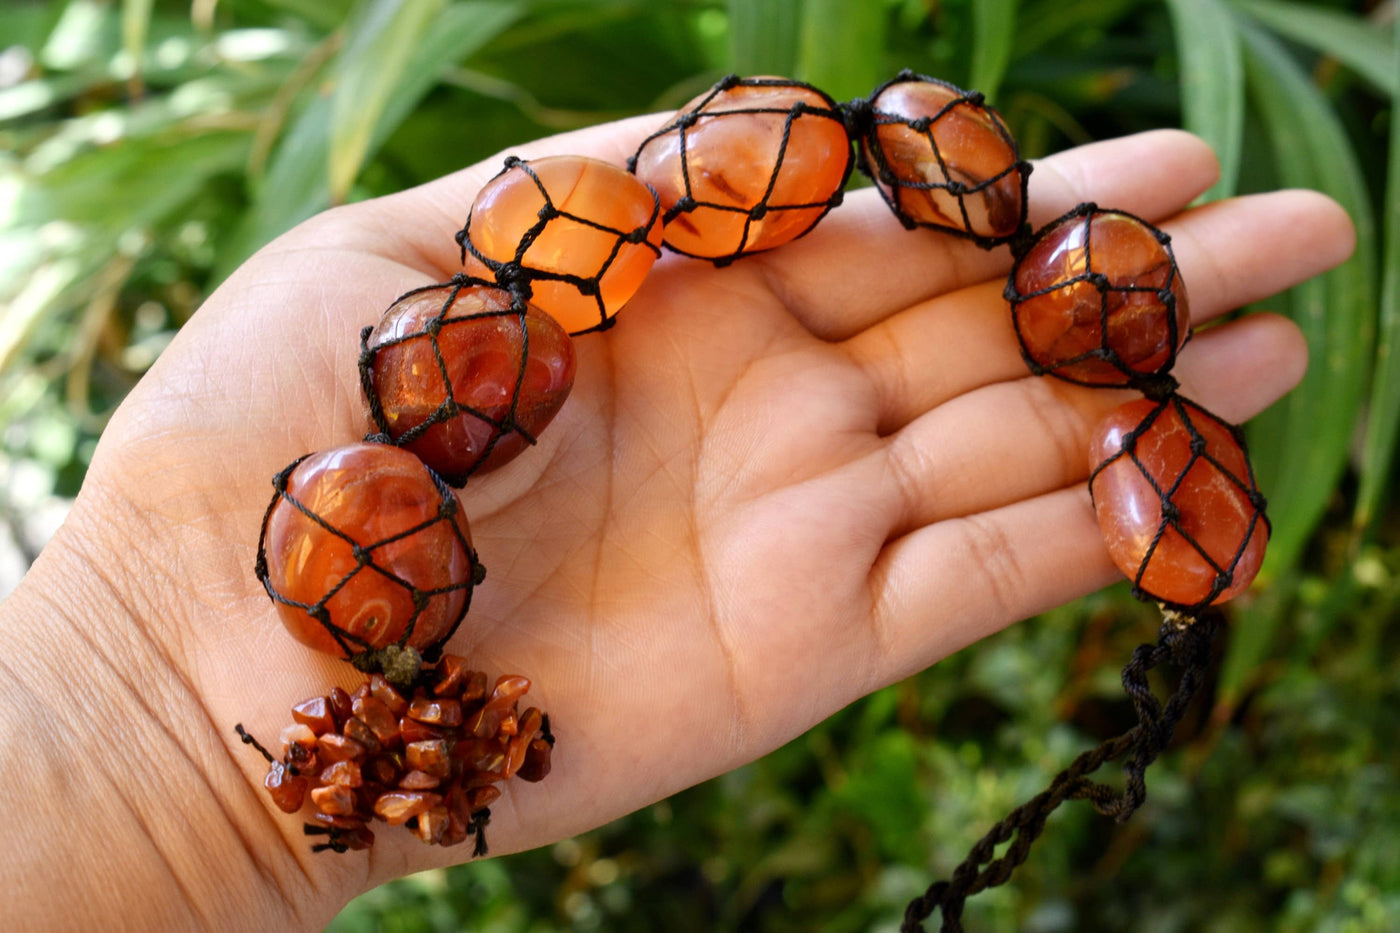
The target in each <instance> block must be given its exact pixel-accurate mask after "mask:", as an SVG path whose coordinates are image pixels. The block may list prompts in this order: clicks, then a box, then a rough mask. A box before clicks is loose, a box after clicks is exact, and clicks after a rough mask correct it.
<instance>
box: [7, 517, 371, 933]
mask: <svg viewBox="0 0 1400 933" xmlns="http://www.w3.org/2000/svg"><path fill="white" fill-rule="evenodd" d="M95 495H97V494H96V493H94V494H92V495H88V496H87V499H88V501H87V502H85V501H84V498H82V497H80V499H79V502H78V504H77V505H76V506H75V508H74V514H73V516H72V517H71V518H70V520H69V522H68V523H67V524H66V525H65V526H64V528H63V529H61V530H60V532H59V534H58V535H57V536H56V537H55V539H54V541H53V542H52V543H51V544H50V545H49V547H47V548H46V549H45V552H44V553H43V554H42V555H41V557H40V559H39V561H38V562H37V563H36V564H35V566H34V568H33V569H32V570H31V571H30V573H29V575H28V576H26V578H25V579H24V581H22V583H21V584H20V587H19V588H18V589H17V590H16V591H15V592H14V593H13V594H12V595H11V596H10V598H8V599H7V600H6V601H5V602H4V603H3V604H0V682H3V683H0V735H4V736H5V739H4V742H3V743H2V744H0V787H3V788H4V791H3V799H4V800H5V801H6V803H8V806H7V807H6V824H5V825H6V829H5V837H6V838H5V844H4V845H3V846H0V874H3V876H4V877H5V878H6V879H7V887H9V889H10V891H11V894H12V897H11V903H10V905H9V906H8V908H7V915H8V916H9V918H10V921H11V924H12V925H14V926H15V927H16V928H20V929H49V928H68V927H111V926H116V927H122V928H126V927H131V928H139V929H148V930H161V929H186V928H193V927H205V928H213V929H222V928H278V929H297V928H307V929H310V928H316V929H319V928H320V927H321V926H323V925H324V924H325V922H327V921H328V920H329V919H330V917H331V916H332V915H333V913H334V911H335V910H337V909H339V907H340V906H341V905H342V904H343V903H344V900H346V899H348V897H349V896H350V895H352V894H353V893H354V889H353V887H352V884H351V882H350V881H349V879H348V878H345V879H341V880H340V881H339V882H338V880H337V879H336V878H335V877H326V875H334V874H335V868H334V866H328V865H325V864H324V860H313V859H311V858H310V856H309V854H308V852H307V849H306V846H305V845H297V844H296V843H300V842H301V840H299V839H298V840H296V841H295V843H294V842H293V840H291V839H289V838H288V837H287V836H286V835H285V827H283V826H281V825H280V824H281V821H278V820H276V819H274V818H272V817H271V815H270V814H269V813H268V811H267V809H266V807H265V805H264V802H263V801H262V800H261V799H259V797H260V796H261V795H259V794H258V793H257V791H258V790H260V788H256V787H255V786H254V784H255V781H256V777H255V776H254V775H253V772H252V771H248V772H245V771H244V769H243V768H242V767H240V764H239V763H238V762H236V761H235V760H234V758H233V757H232V756H231V754H230V748H229V743H228V741H227V740H226V739H225V737H224V736H223V734H222V733H223V731H226V730H224V729H223V728H222V724H219V723H215V722H214V721H213V720H212V718H211V717H210V715H209V713H208V712H207V710H206V705H205V702H204V698H203V697H202V696H201V694H200V691H199V690H198V689H197V687H196V685H195V683H194V682H193V681H192V680H191V678H190V677H189V676H188V674H187V672H188V670H189V665H188V662H187V659H184V658H181V657H180V656H179V653H178V651H172V650H171V648H172V643H171V641H170V633H169V632H168V631H161V630H160V628H159V626H158V625H153V624H151V622H150V621H149V620H147V619H145V618H144V617H143V612H142V608H141V607H142V604H143V603H144V602H145V600H144V599H142V598H141V597H139V596H137V595H135V591H134V589H133V587H132V586H131V584H132V582H133V581H135V580H137V579H139V578H140V577H141V576H142V573H143V572H142V571H141V569H140V561H139V560H133V559H132V555H131V554H126V555H123V556H122V557H120V558H118V557H116V556H115V555H114V554H113V553H112V552H111V551H110V550H108V549H106V548H105V547H104V541H103V536H102V535H101V534H96V535H94V534H91V533H89V532H91V531H92V529H93V528H94V527H95V526H96V524H97V523H96V522H95V521H94V522H89V521H88V520H87V516H88V515H89V514H91V515H93V516H94V517H96V516H97V515H100V516H101V522H102V525H103V526H104V527H106V526H110V524H111V522H112V519H113V517H114V514H115V513H116V512H117V511H118V510H117V509H116V508H115V507H113V505H112V504H111V503H103V504H102V508H101V509H100V510H96V509H90V506H91V504H92V503H91V501H90V500H91V499H92V498H93V497H94V496H95ZM111 568H120V569H118V570H113V569H111ZM162 624H163V623H162ZM177 647H178V646H177ZM230 735H232V733H230ZM234 741H235V742H236V739H235V740H234ZM253 770H256V769H253ZM313 875H315V877H313ZM74 879H81V881H79V882H78V883H77V884H76V885H75V883H74ZM55 891H64V892H65V896H62V897H57V898H56V897H54V892H55ZM337 892H339V893H340V895H341V896H337Z"/></svg>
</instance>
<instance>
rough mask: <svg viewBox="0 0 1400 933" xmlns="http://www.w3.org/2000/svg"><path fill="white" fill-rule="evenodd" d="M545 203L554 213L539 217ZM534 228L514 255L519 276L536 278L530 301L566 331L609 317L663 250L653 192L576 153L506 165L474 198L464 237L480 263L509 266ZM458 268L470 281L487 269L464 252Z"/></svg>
mask: <svg viewBox="0 0 1400 933" xmlns="http://www.w3.org/2000/svg"><path fill="white" fill-rule="evenodd" d="M527 167H528V171H527V170H526V169H527ZM546 194H548V199H546V197H545V195H546ZM547 204H548V205H552V206H553V209H554V211H555V212H556V215H555V216H552V217H547V218H542V217H541V214H540V212H541V210H543V209H545V208H546V205H547ZM547 213H548V212H547ZM536 227H539V229H538V230H537V231H535V237H534V239H533V240H532V241H531V242H530V244H529V245H528V246H526V247H525V250H524V252H523V253H521V254H520V255H519V257H518V261H519V262H520V264H521V266H522V267H523V268H524V269H526V270H527V271H531V272H536V273H543V274H544V277H539V278H535V279H534V280H533V281H532V283H531V288H532V290H533V295H532V297H531V304H534V305H535V306H537V307H539V308H540V309H542V310H544V311H545V312H547V313H548V314H549V315H551V316H552V317H553V318H554V319H555V320H556V321H558V322H559V323H560V324H561V325H562V326H563V327H564V329H565V330H566V331H568V332H569V333H578V332H580V331H584V330H588V329H590V328H594V327H597V326H599V325H600V324H602V323H603V322H604V321H605V320H606V319H608V318H610V317H612V316H613V315H615V314H617V312H618V310H619V309H621V308H622V306H623V305H625V304H626V303H627V302H628V301H630V300H631V298H632V296H633V295H634V294H636V292H637V289H638V288H640V287H641V285H642V280H643V279H645V278H646V276H647V273H648V272H649V271H650V270H651V266H652V263H654V262H655V261H656V257H657V255H658V250H659V248H660V246H661V235H662V229H661V210H660V209H659V208H658V207H657V202H656V198H655V196H654V195H653V194H652V192H651V190H650V189H648V188H647V186H646V185H644V184H642V183H641V182H640V181H638V180H637V179H636V178H634V177H633V176H632V175H630V174H628V173H627V172H625V171H623V170H622V169H621V168H618V167H617V166H615V165H609V164H608V163H606V162H600V161H599V160H597V159H588V158H584V157H582V156H553V157H551V158H546V159H537V160H535V161H533V162H528V163H523V164H513V165H512V166H511V167H510V168H507V169H506V171H504V172H502V173H501V174H500V175H498V176H496V177H495V178H494V179H492V180H491V181H490V182H489V183H487V185H486V187H484V188H482V189H481V193H480V194H478V195H477V197H476V202H475V203H474V204H472V209H471V216H470V217H469V218H468V220H467V236H468V238H469V239H470V245H471V247H473V248H475V249H476V251H477V252H478V253H480V254H481V255H482V256H484V257H485V258H486V259H488V260H490V261H492V262H511V261H517V252H518V251H519V249H520V246H521V243H522V241H523V238H524V237H525V236H526V235H527V234H529V233H531V232H532V231H533V230H534V228H536ZM602 228H608V229H602ZM629 236H633V237H635V238H637V242H630V241H629V240H628V237H629ZM466 263H467V265H466V271H467V273H468V274H475V275H481V274H482V270H483V269H484V268H485V266H484V264H483V263H481V262H480V261H479V260H478V259H477V258H476V257H475V256H473V255H472V253H471V252H470V251H468V253H467V256H466ZM550 275H563V276H576V277H578V278H579V279H584V280H587V281H588V283H590V284H587V285H584V286H583V287H580V285H579V284H577V283H573V282H568V281H562V280H557V279H553V280H552V279H550V278H549V277H548V276H550ZM484 277H487V278H489V274H488V275H486V276H484Z"/></svg>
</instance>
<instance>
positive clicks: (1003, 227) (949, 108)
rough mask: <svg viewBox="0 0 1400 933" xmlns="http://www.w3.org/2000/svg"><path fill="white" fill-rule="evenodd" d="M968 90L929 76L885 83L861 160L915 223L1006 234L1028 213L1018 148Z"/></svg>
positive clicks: (988, 234) (999, 235)
mask: <svg viewBox="0 0 1400 933" xmlns="http://www.w3.org/2000/svg"><path fill="white" fill-rule="evenodd" d="M967 96H968V95H967V94H965V93H964V92H963V91H961V90H959V89H957V88H955V87H952V86H951V85H947V84H943V83H941V82H936V81H926V80H916V81H900V82H897V83H895V84H891V85H890V86H889V87H887V88H885V90H883V91H881V92H880V93H879V94H878V95H877V96H876V97H875V99H874V101H872V105H873V106H874V108H875V111H876V114H875V126H874V129H873V131H872V132H871V133H870V134H869V135H868V136H867V137H866V139H865V141H864V144H863V149H864V154H865V159H866V164H867V165H868V166H869V167H870V168H871V170H872V173H873V175H874V178H875V183H876V184H877V185H878V186H879V187H880V188H881V190H882V191H883V192H884V193H885V196H886V198H887V199H888V200H890V201H892V202H893V203H894V206H895V207H897V208H898V210H899V211H901V212H903V213H904V214H905V215H906V216H907V217H908V218H909V219H911V220H913V221H914V222H916V223H920V224H927V225H929V226H933V227H940V228H944V229H948V230H954V231H958V232H961V233H970V234H972V235H974V236H978V237H986V238H988V239H996V238H1003V237H1009V236H1011V235H1012V234H1014V233H1015V232H1016V231H1017V230H1018V229H1019V228H1020V226H1021V224H1022V222H1023V221H1024V220H1025V205H1024V203H1023V199H1022V196H1021V192H1022V177H1021V169H1020V168H1018V167H1016V166H1017V162H1018V156H1017V153H1016V147H1015V145H1014V143H1013V142H1012V140H1011V134H1010V133H1009V132H1008V131H1007V130H1006V127H1005V126H1003V125H1002V123H1001V120H1000V118H998V117H997V116H996V115H994V114H993V112H992V111H991V110H990V109H988V108H987V106H986V105H985V104H978V103H975V102H974V101H972V100H968V99H967ZM923 121H927V123H926V128H925V125H924V123H923ZM993 179H995V181H993ZM930 186H933V187H930ZM964 209H965V210H966V217H964V214H963V212H964Z"/></svg>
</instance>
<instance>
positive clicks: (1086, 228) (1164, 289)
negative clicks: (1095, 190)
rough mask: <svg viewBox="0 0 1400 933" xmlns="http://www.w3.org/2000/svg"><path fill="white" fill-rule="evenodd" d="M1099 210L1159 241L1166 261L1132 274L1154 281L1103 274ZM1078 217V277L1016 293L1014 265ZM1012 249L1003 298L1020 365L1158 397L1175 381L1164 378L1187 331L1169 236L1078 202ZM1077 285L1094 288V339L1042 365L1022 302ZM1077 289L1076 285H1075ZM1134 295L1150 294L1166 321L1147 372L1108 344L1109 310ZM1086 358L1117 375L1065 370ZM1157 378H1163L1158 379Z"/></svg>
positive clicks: (1084, 382)
mask: <svg viewBox="0 0 1400 933" xmlns="http://www.w3.org/2000/svg"><path fill="white" fill-rule="evenodd" d="M1104 214H1111V215H1116V216H1119V217H1124V218H1127V219H1129V220H1132V221H1136V222H1137V223H1139V224H1141V225H1142V227H1143V228H1144V229H1145V230H1146V231H1147V232H1148V233H1150V234H1151V235H1152V236H1153V237H1154V238H1155V239H1156V240H1157V242H1158V243H1159V244H1161V247H1162V250H1163V252H1164V254H1165V259H1166V263H1165V265H1164V266H1162V267H1159V268H1153V269H1148V270H1142V271H1141V273H1140V274H1138V275H1137V276H1135V279H1137V280H1139V281H1140V280H1143V279H1149V280H1155V281H1154V283H1153V284H1126V285H1123V284H1119V285H1115V284H1113V282H1112V281H1111V280H1110V278H1109V276H1107V275H1105V274H1104V270H1103V263H1102V262H1101V261H1096V256H1095V255H1094V251H1093V245H1092V235H1091V234H1092V233H1093V226H1094V222H1095V220H1096V218H1097V217H1100V216H1102V215H1104ZM1075 221H1079V222H1080V224H1081V225H1082V231H1081V242H1082V243H1083V258H1082V260H1078V259H1077V258H1076V263H1077V264H1078V265H1082V267H1083V270H1084V271H1082V272H1080V273H1079V274H1078V275H1076V276H1074V277H1072V278H1069V279H1064V280H1061V281H1056V282H1055V283H1054V284H1053V285H1050V286H1048V287H1045V288H1041V289H1036V290H1034V291H1030V292H1021V291H1020V290H1019V289H1018V287H1017V285H1016V279H1017V270H1018V269H1019V268H1020V264H1021V263H1022V262H1023V261H1025V260H1026V258H1027V256H1028V254H1030V253H1031V251H1032V250H1033V249H1035V247H1036V245H1037V244H1038V243H1039V242H1040V241H1041V240H1042V239H1044V238H1045V236H1046V235H1047V234H1049V233H1052V232H1053V233H1058V232H1059V231H1061V230H1062V229H1063V227H1064V225H1065V224H1070V223H1074V222H1075ZM1013 251H1014V252H1015V254H1016V256H1017V269H1014V270H1012V273H1011V275H1010V276H1009V277H1008V278H1007V280H1006V290H1005V297H1006V300H1007V301H1008V302H1010V303H1011V321H1012V324H1013V326H1014V327H1015V329H1016V340H1017V341H1018V343H1019V344H1020V347H1021V356H1022V358H1023V359H1024V360H1025V361H1026V366H1027V367H1029V368H1030V370H1031V372H1033V373H1035V374H1036V375H1037V376H1054V377H1055V378H1057V379H1063V380H1064V381H1066V382H1073V383H1075V384H1076V385H1084V386H1090V387H1092V388H1108V387H1120V388H1131V389H1136V390H1138V391H1139V392H1142V393H1143V394H1144V395H1146V396H1148V397H1149V398H1155V397H1161V396H1162V395H1165V394H1167V393H1169V392H1171V391H1172V390H1174V389H1175V387H1176V383H1175V381H1173V380H1171V379H1170V377H1166V373H1168V372H1169V371H1170V370H1171V368H1172V367H1173V366H1174V365H1176V358H1177V354H1178V352H1179V351H1180V348H1181V345H1182V344H1183V343H1184V339H1183V338H1186V339H1189V337H1190V333H1189V331H1188V333H1186V334H1184V335H1183V334H1182V333H1181V331H1180V329H1179V324H1178V321H1177V290H1180V289H1183V288H1184V286H1183V285H1182V280H1181V270H1180V269H1179V268H1178V267H1177V263H1176V255H1175V254H1174V253H1173V252H1172V248H1171V237H1169V236H1168V235H1167V234H1165V233H1163V232H1162V231H1161V230H1159V229H1157V228H1156V227H1154V226H1152V225H1151V224H1149V223H1147V222H1146V221H1144V220H1142V219H1141V218H1140V217H1136V216H1134V215H1132V214H1129V213H1128V212H1126V211H1120V210H1116V209H1100V208H1099V206H1098V205H1097V204H1094V203H1092V202H1089V203H1084V204H1080V205H1078V206H1077V207H1075V208H1074V209H1073V210H1071V211H1069V212H1068V213H1066V214H1064V215H1063V216H1061V217H1059V218H1057V219H1055V220H1052V221H1051V222H1050V223H1048V224H1046V225H1045V226H1044V227H1042V228H1041V229H1040V230H1038V231H1037V232H1036V233H1035V234H1034V236H1032V237H1031V238H1030V239H1029V240H1026V241H1022V242H1018V243H1015V244H1013ZM1081 285H1088V286H1089V287H1090V288H1092V289H1093V290H1095V291H1097V292H1098V295H1099V318H1098V335H1099V343H1098V345H1097V346H1094V347H1091V348H1089V349H1087V350H1085V351H1084V352H1082V353H1078V354H1075V355H1073V356H1068V357H1065V358H1063V359H1057V360H1055V361H1054V362H1053V363H1052V364H1050V365H1045V364H1043V363H1042V362H1041V361H1039V360H1037V359H1036V358H1035V356H1034V355H1033V349H1032V347H1031V346H1030V345H1029V344H1028V342H1027V335H1026V332H1025V322H1024V321H1023V314H1022V312H1023V310H1024V309H1023V306H1024V305H1026V303H1027V302H1033V301H1035V299H1038V298H1042V297H1045V296H1054V295H1056V294H1057V293H1061V292H1071V291H1073V290H1075V289H1079V287H1080V286H1081ZM1081 291H1082V289H1081ZM1138 296H1150V298H1152V299H1155V300H1156V301H1157V302H1159V303H1160V304H1161V306H1162V308H1163V309H1164V312H1162V313H1161V315H1160V316H1161V317H1162V318H1163V320H1164V323H1165V325H1166V339H1165V340H1164V341H1163V342H1164V345H1165V348H1166V357H1165V360H1164V361H1163V362H1162V363H1161V364H1160V365H1158V366H1156V367H1155V368H1153V369H1152V370H1151V371H1148V372H1144V371H1142V370H1140V369H1134V368H1133V367H1132V366H1131V365H1129V362H1128V361H1126V360H1124V359H1123V357H1122V356H1121V355H1119V353H1118V352H1117V351H1116V350H1115V349H1114V348H1113V346H1112V340H1113V336H1114V333H1115V330H1116V329H1117V328H1116V327H1115V326H1114V323H1113V321H1112V320H1111V318H1112V317H1113V316H1114V315H1115V313H1119V312H1121V311H1122V309H1123V308H1124V305H1126V304H1127V303H1128V302H1130V301H1138V302H1141V301H1142V300H1143V299H1142V298H1141V297H1138ZM1150 316H1151V315H1148V314H1143V313H1141V312H1139V313H1138V314H1137V315H1136V317H1137V318H1138V320H1139V322H1140V321H1141V320H1143V319H1145V318H1148V317H1150ZM1086 362H1101V363H1104V364H1107V366H1110V367H1112V368H1113V369H1115V370H1117V371H1118V373H1119V374H1120V375H1121V378H1118V379H1112V378H1107V379H1099V380H1089V379H1084V378H1080V377H1078V376H1076V375H1074V374H1072V373H1070V372H1067V370H1068V369H1069V368H1070V367H1073V366H1075V365H1077V364H1082V363H1086ZM1163 377H1166V382H1165V383H1164V381H1163Z"/></svg>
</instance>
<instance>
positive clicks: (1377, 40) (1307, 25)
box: [1236, 0, 1400, 96]
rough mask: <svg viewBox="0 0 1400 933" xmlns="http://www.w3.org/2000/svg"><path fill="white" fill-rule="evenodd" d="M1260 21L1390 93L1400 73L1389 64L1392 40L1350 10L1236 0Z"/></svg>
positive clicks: (1398, 89)
mask: <svg viewBox="0 0 1400 933" xmlns="http://www.w3.org/2000/svg"><path fill="white" fill-rule="evenodd" d="M1236 2H1237V3H1238V4H1239V6H1240V8H1241V9H1243V10H1245V11H1246V12H1248V13H1249V14H1250V15H1251V16H1253V17H1254V18H1256V19H1257V20H1259V22H1261V23H1263V24H1264V25H1266V26H1268V27H1269V28H1270V29H1273V30H1274V31H1276V32H1278V33H1279V34H1281V35H1283V36H1285V37H1287V38H1289V39H1292V40H1293V41H1294V42H1297V43H1299V44H1300V45H1306V46H1307V47H1309V48H1311V49H1316V50H1317V51H1319V52H1321V53H1323V54H1324V55H1330V56H1332V57H1333V58H1335V59H1337V61H1339V62H1341V63H1342V64H1344V65H1346V66H1347V67H1348V68H1350V69H1351V70H1353V71H1355V72H1356V73H1357V74H1359V75H1361V76H1362V77H1363V78H1365V79H1366V80H1367V81H1370V82H1371V83H1372V84H1374V85H1375V86H1376V87H1378V88H1380V89H1381V90H1383V91H1385V92H1386V93H1388V94H1391V95H1392V96H1393V95H1395V94H1397V93H1400V74H1397V73H1396V72H1395V69H1394V68H1392V67H1391V62H1392V51H1393V48H1394V46H1395V39H1394V37H1393V36H1392V35H1391V33H1390V32H1388V31H1387V30H1386V29H1384V28H1382V27H1380V26H1376V25H1372V24H1371V23H1368V22H1367V21H1366V20H1364V19H1362V18H1361V17H1359V16H1356V15H1355V14H1352V13H1343V12H1341V11H1339V10H1330V9H1327V8H1325V7H1318V6H1313V5H1305V4H1301V3H1288V2H1284V0H1236Z"/></svg>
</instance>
